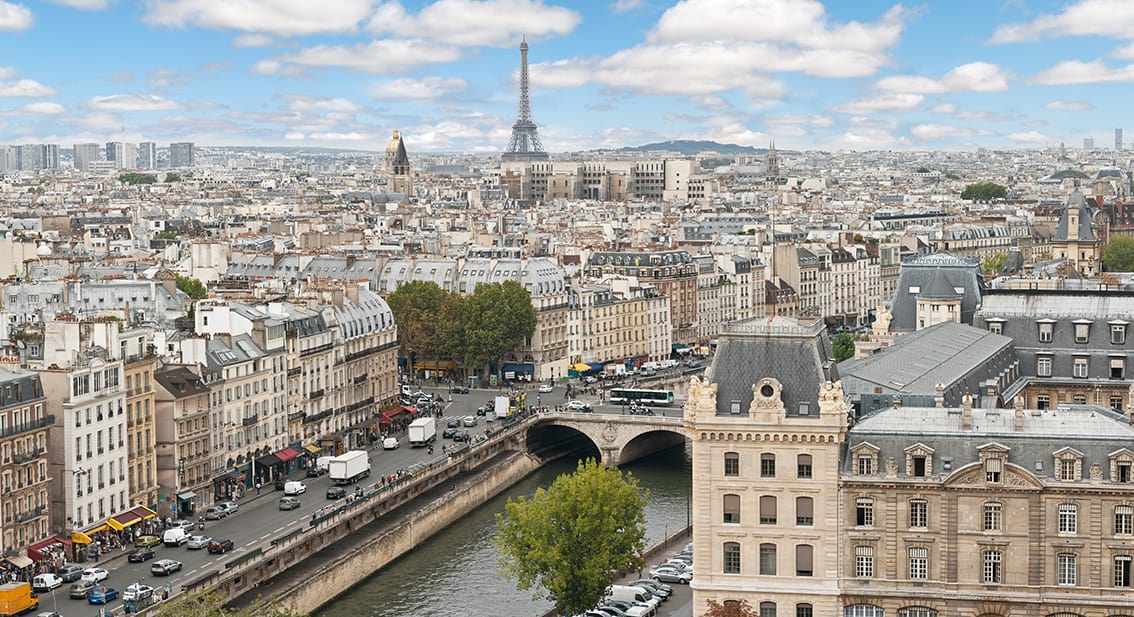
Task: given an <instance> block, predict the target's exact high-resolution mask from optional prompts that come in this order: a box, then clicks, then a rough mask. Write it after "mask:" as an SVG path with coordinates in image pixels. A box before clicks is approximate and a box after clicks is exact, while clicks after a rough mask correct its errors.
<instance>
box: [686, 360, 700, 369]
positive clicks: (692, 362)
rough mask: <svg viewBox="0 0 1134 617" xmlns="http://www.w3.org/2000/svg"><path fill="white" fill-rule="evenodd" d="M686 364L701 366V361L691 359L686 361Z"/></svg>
mask: <svg viewBox="0 0 1134 617" xmlns="http://www.w3.org/2000/svg"><path fill="white" fill-rule="evenodd" d="M685 366H687V367H689V368H701V363H700V362H698V361H697V360H690V361H688V362H686V363H685Z"/></svg>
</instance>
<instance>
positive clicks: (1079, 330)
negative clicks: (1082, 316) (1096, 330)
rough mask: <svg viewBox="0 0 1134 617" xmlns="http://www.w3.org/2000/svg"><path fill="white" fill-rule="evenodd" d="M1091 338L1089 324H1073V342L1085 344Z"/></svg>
mask: <svg viewBox="0 0 1134 617" xmlns="http://www.w3.org/2000/svg"><path fill="white" fill-rule="evenodd" d="M1090 336H1091V324H1089V323H1077V324H1075V342H1076V343H1086V342H1087V341H1088V340H1089V339H1090Z"/></svg>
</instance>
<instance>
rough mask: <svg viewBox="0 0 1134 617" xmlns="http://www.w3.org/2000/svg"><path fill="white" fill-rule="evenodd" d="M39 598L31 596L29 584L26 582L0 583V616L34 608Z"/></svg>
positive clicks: (10, 616)
mask: <svg viewBox="0 0 1134 617" xmlns="http://www.w3.org/2000/svg"><path fill="white" fill-rule="evenodd" d="M37 607H39V600H38V599H36V598H34V597H32V592H31V585H29V584H27V583H4V584H3V585H0V617H12V616H13V615H19V614H20V613H26V612H28V611H32V610H35V609H36V608H37Z"/></svg>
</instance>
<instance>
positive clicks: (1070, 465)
mask: <svg viewBox="0 0 1134 617" xmlns="http://www.w3.org/2000/svg"><path fill="white" fill-rule="evenodd" d="M1059 479H1060V480H1063V481H1064V482H1073V481H1075V480H1078V479H1079V478H1078V477H1077V475H1076V474H1075V459H1069V458H1065V459H1061V460H1060V461H1059Z"/></svg>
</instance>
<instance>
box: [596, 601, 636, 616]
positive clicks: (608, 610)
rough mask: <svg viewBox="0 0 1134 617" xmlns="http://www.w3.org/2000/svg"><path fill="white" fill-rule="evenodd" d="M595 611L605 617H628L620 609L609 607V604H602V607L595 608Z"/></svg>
mask: <svg viewBox="0 0 1134 617" xmlns="http://www.w3.org/2000/svg"><path fill="white" fill-rule="evenodd" d="M595 611H597V612H599V613H602V614H604V615H607V616H608V617H630V616H629V615H627V614H626V613H625V612H623V611H622V609H620V608H617V607H614V606H611V605H609V604H603V605H602V606H599V607H596V608H595Z"/></svg>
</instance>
